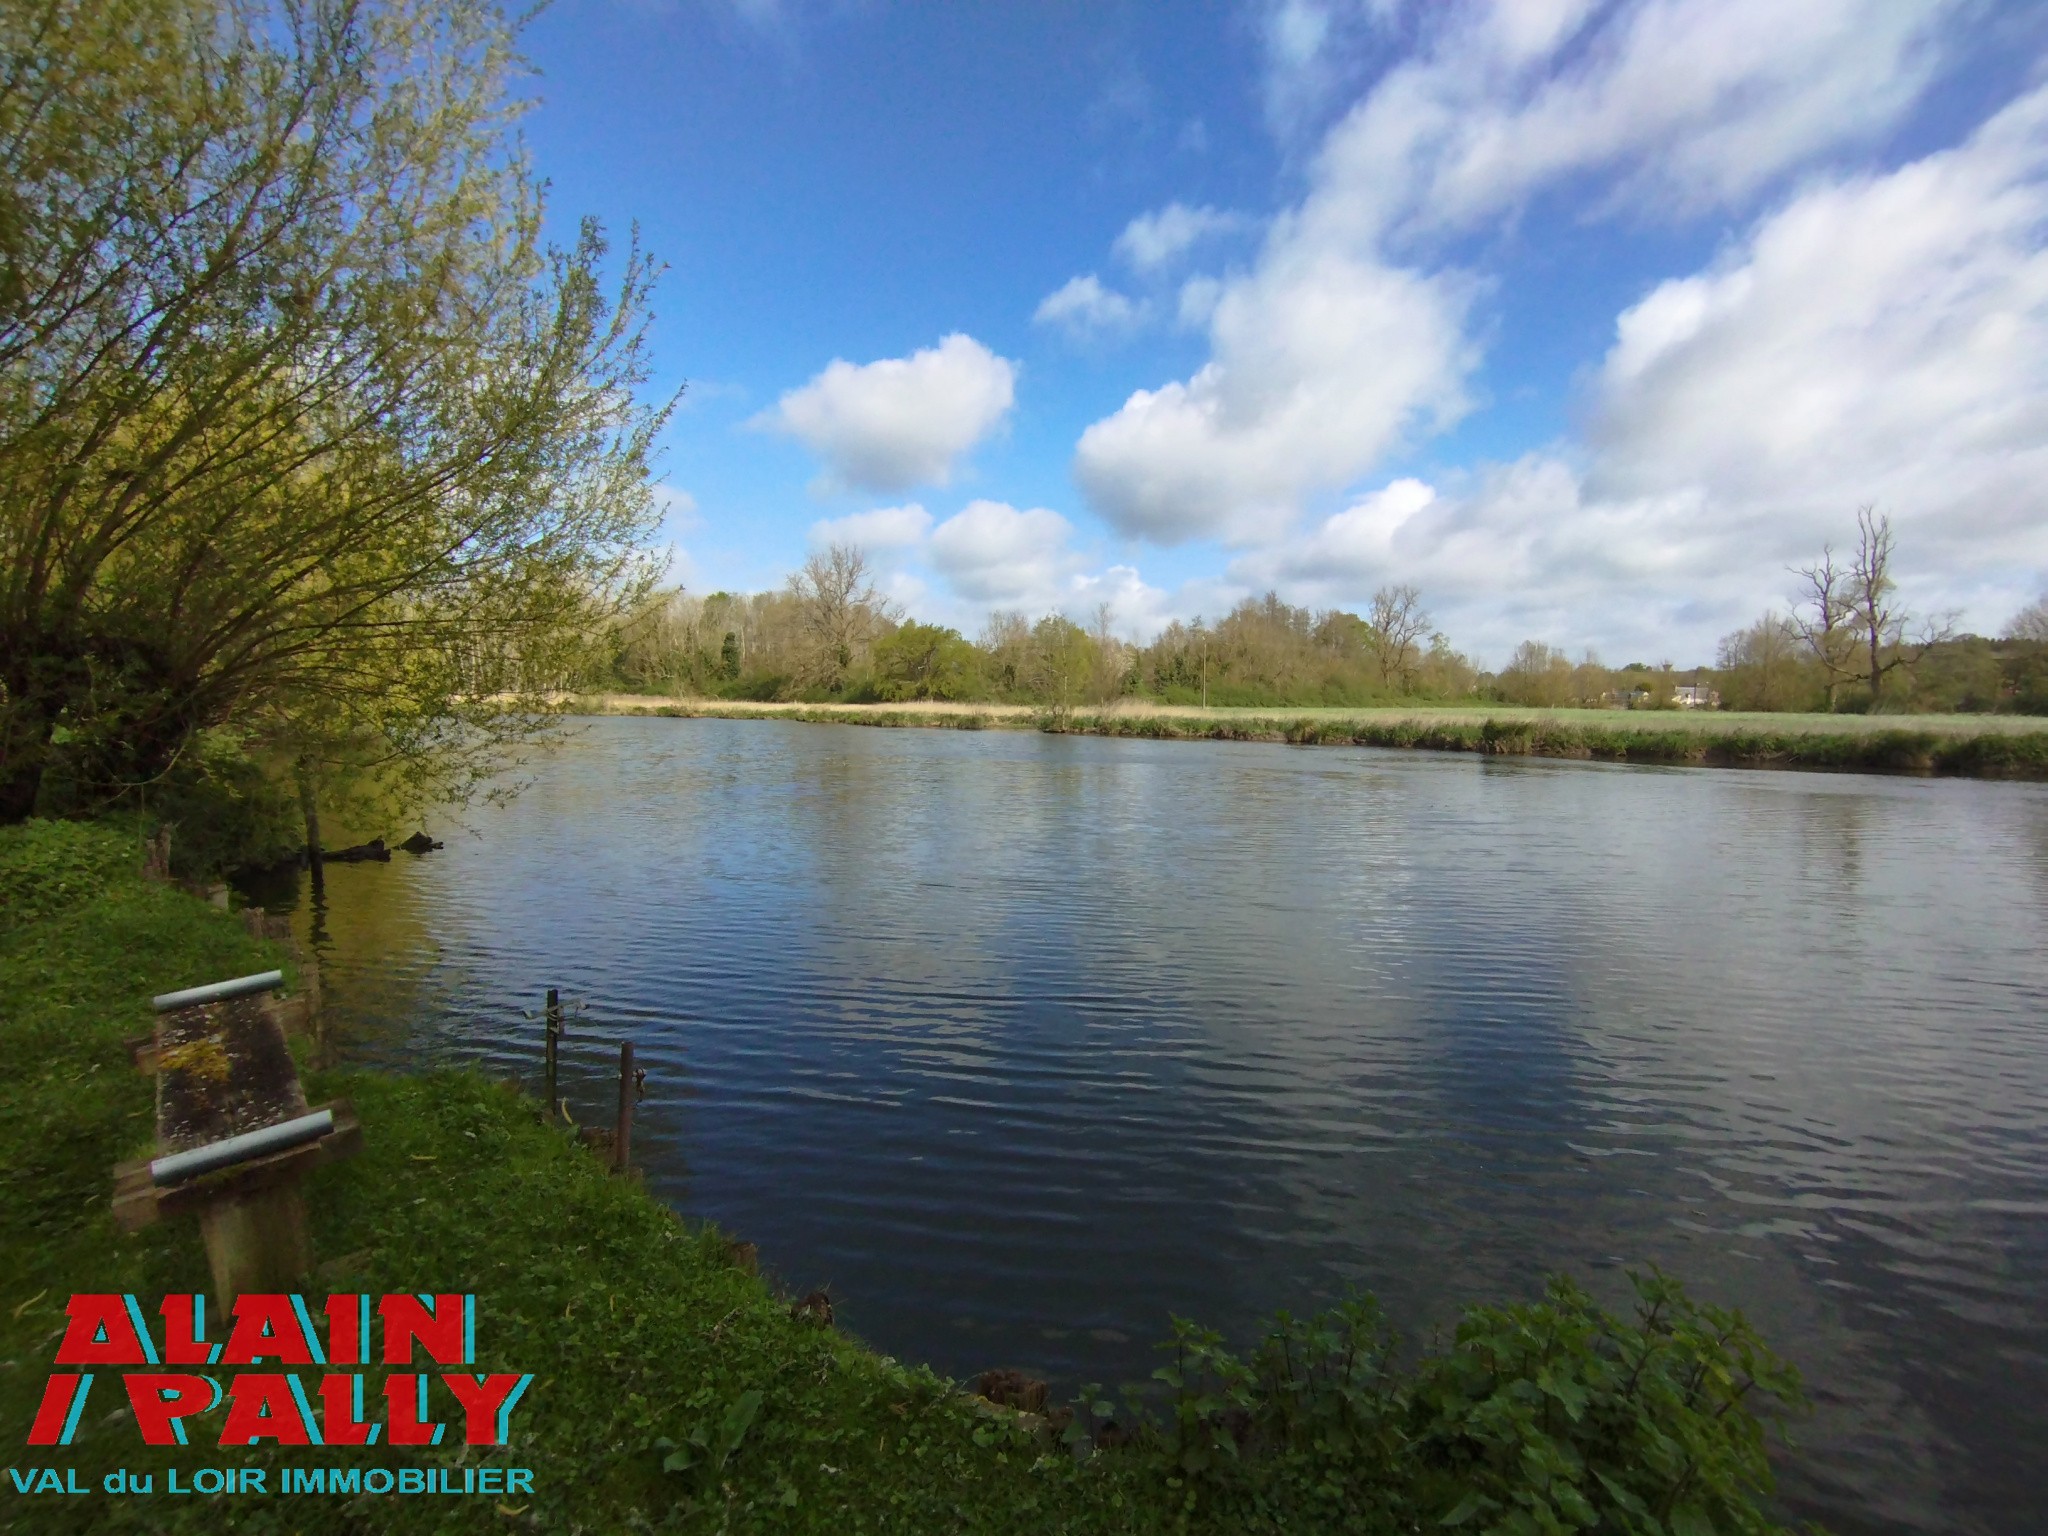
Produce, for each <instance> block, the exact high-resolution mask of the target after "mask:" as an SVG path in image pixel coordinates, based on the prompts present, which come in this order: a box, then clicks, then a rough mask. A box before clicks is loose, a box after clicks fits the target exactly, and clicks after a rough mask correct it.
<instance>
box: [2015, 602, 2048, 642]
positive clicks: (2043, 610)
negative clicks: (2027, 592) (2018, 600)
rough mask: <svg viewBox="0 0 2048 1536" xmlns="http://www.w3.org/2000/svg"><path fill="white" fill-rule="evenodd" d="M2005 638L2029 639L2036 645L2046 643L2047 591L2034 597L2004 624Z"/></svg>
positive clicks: (2047, 638) (2047, 640) (2047, 632)
mask: <svg viewBox="0 0 2048 1536" xmlns="http://www.w3.org/2000/svg"><path fill="white" fill-rule="evenodd" d="M2005 638H2006V639H2008V640H2031V641H2033V642H2034V643H2035V644H2036V645H2043V644H2048V593H2044V594H2042V595H2041V596H2040V597H2037V598H2035V599H2034V600H2033V601H2032V602H2031V603H2029V604H2027V606H2026V607H2024V608H2022V609H2021V610H2020V611H2019V612H2018V613H2016V614H2014V615H2013V616H2012V622H2011V623H2009V624H2007V625H2006V626H2005Z"/></svg>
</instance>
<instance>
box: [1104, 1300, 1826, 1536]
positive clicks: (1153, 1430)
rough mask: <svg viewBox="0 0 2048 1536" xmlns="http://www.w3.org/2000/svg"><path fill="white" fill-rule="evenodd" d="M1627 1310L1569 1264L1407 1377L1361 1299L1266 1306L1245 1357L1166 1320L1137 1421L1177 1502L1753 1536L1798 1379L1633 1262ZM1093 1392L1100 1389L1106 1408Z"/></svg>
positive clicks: (1301, 1516)
mask: <svg viewBox="0 0 2048 1536" xmlns="http://www.w3.org/2000/svg"><path fill="white" fill-rule="evenodd" d="M1631 1280H1632V1282H1633V1284H1634V1286H1635V1291H1636V1307H1635V1315H1634V1318H1633V1320H1632V1321H1624V1320H1622V1319H1620V1318H1617V1317H1615V1316H1613V1315H1611V1314H1610V1313H1608V1312H1606V1311H1604V1310H1602V1309H1601V1308H1600V1307H1599V1306H1597V1305H1596V1304H1595V1303H1594V1301H1593V1299H1592V1298H1591V1297H1590V1296H1589V1295H1588V1294H1587V1293H1586V1292H1585V1291H1584V1290H1582V1289H1581V1288H1580V1287H1579V1286H1577V1285H1576V1284H1574V1283H1573V1282H1572V1281H1571V1280H1569V1279H1566V1278H1564V1277H1561V1276H1560V1277H1558V1278H1555V1279H1553V1280H1552V1281H1551V1282H1550V1285H1549V1287H1548V1289H1547V1291H1546V1294H1545V1297H1544V1299H1543V1300H1542V1301H1541V1302H1537V1303H1534V1304H1530V1305H1526V1306H1516V1307H1505V1308H1493V1307H1478V1308H1474V1309H1473V1310H1471V1311H1470V1312H1468V1313H1467V1314H1466V1316H1465V1319H1464V1321H1463V1322H1462V1323H1461V1324H1460V1325H1459V1327H1458V1330H1457V1332H1456V1334H1455V1336H1454V1338H1453V1340H1452V1341H1451V1343H1450V1345H1449V1347H1448V1348H1446V1349H1444V1350H1443V1351H1441V1352H1440V1353H1435V1354H1431V1355H1427V1356H1424V1357H1423V1358H1422V1359H1421V1360H1420V1361H1419V1362H1418V1363H1417V1364H1416V1365H1415V1367H1414V1368H1413V1370H1412V1371H1408V1372H1402V1371H1399V1370H1397V1369H1395V1368H1394V1366H1393V1364H1392V1356H1393V1347H1394V1344H1393V1337H1392V1334H1391V1333H1390V1331H1389V1330H1388V1328H1387V1326H1386V1324H1385V1321H1384V1319H1383V1318H1382V1316H1381V1314H1380V1312H1379V1309H1378V1307H1377V1306H1376V1305H1375V1304H1374V1303H1373V1302H1372V1301H1370V1300H1369V1299H1367V1300H1354V1301H1349V1302H1346V1303H1344V1304H1343V1305H1342V1306H1340V1307H1338V1308H1336V1309H1335V1310H1334V1311H1332V1312H1330V1313H1327V1314H1324V1315H1323V1316H1320V1317H1317V1318H1313V1319H1309V1320H1307V1321H1297V1320H1295V1319H1294V1318H1291V1317H1289V1316H1288V1315H1286V1314H1284V1313H1283V1314H1281V1315H1280V1316H1279V1317H1278V1318H1277V1319H1276V1320H1275V1322H1274V1324H1273V1325H1272V1327H1271V1329H1270V1330H1269V1331H1268V1332H1267V1334H1266V1337H1265V1339H1264V1340H1263V1341H1262V1342H1261V1344H1260V1345H1259V1347H1258V1348H1257V1349H1256V1350H1255V1351H1254V1352H1253V1354H1252V1356H1251V1358H1250V1359H1249V1360H1248V1361H1247V1360H1243V1359H1240V1358H1238V1357H1237V1356H1235V1355H1233V1354H1231V1353H1230V1352H1229V1351H1228V1350H1226V1349H1225V1348H1224V1347H1223V1345H1222V1341H1221V1339H1220V1337H1219V1336H1218V1335H1217V1334H1215V1333H1214V1332H1212V1331H1210V1330H1207V1329H1203V1328H1200V1327H1197V1326H1196V1325H1194V1324H1192V1323H1189V1322H1187V1321H1185V1320H1183V1319H1175V1322H1174V1335H1173V1338H1172V1339H1171V1340H1169V1341H1168V1343H1167V1344H1165V1345H1164V1346H1162V1347H1163V1348H1165V1349H1168V1350H1170V1351H1172V1360H1171V1363H1169V1364H1167V1365H1165V1366H1162V1367H1161V1368H1160V1369H1159V1370H1157V1371H1155V1372H1154V1373H1153V1377H1154V1380H1155V1381H1157V1382H1158V1383H1159V1384H1160V1386H1161V1387H1162V1388H1163V1389H1164V1391H1165V1395H1166V1401H1165V1403H1164V1406H1163V1410H1162V1412H1163V1422H1160V1421H1158V1420H1149V1421H1147V1422H1145V1423H1144V1425H1143V1426H1142V1428H1140V1430H1139V1431H1138V1432H1137V1436H1136V1440H1135V1445H1136V1448H1137V1449H1136V1453H1135V1454H1136V1455H1137V1456H1138V1457H1140V1458H1143V1459H1146V1460H1149V1461H1151V1462H1153V1463H1155V1464H1157V1465H1158V1466H1159V1469H1160V1470H1161V1471H1162V1472H1164V1473H1165V1474H1166V1481H1167V1483H1168V1485H1169V1486H1170V1487H1173V1488H1175V1489H1177V1490H1179V1496H1180V1497H1181V1498H1183V1499H1184V1500H1185V1504H1184V1506H1183V1507H1184V1509H1185V1511H1186V1513H1187V1515H1189V1516H1192V1515H1194V1514H1195V1513H1196V1512H1197V1510H1200V1511H1202V1512H1203V1513H1204V1514H1205V1515H1206V1516H1208V1517H1209V1519H1211V1520H1217V1521H1221V1522H1222V1523H1224V1524H1230V1523H1233V1522H1234V1523H1237V1524H1240V1525H1242V1526H1244V1527H1246V1528H1257V1527H1260V1526H1265V1527H1268V1528H1271V1527H1275V1526H1278V1527H1292V1526H1295V1525H1296V1524H1298V1523H1299V1524H1307V1525H1313V1526H1317V1527H1322V1526H1327V1527H1328V1528H1331V1529H1337V1528H1347V1529H1352V1528H1363V1529H1374V1528H1387V1529H1401V1530H1412V1529H1417V1528H1429V1529H1434V1528H1438V1527H1442V1528H1446V1529H1449V1530H1454V1531H1471V1532H1474V1533H1481V1532H1483V1533H1489V1536H1493V1533H1498V1536H1564V1533H1569V1532H1579V1531H1600V1532H1614V1533H1627V1536H1709V1533H1735V1536H1766V1533H1770V1532H1775V1531H1777V1530H1779V1529H1780V1528H1779V1527H1778V1526H1777V1525H1776V1524H1775V1523H1774V1522H1773V1521H1772V1520H1771V1519H1770V1518H1769V1517H1768V1516H1767V1515H1766V1514H1765V1513H1764V1512H1763V1510H1762V1508H1761V1507H1760V1500H1762V1499H1763V1498H1765V1497H1767V1496H1768V1494H1769V1493H1770V1491H1771V1488H1772V1477H1771V1471H1770V1464H1769V1461H1768V1458H1767V1455H1766V1426H1767V1422H1768V1421H1769V1419H1770V1418H1772V1417H1774V1416H1777V1415H1782V1414H1783V1413H1785V1412H1788V1411H1791V1410H1796V1409H1799V1408H1801V1407H1803V1406H1804V1401H1805V1400H1804V1397H1803V1395H1802V1393H1801V1390H1800V1386H1799V1381H1798V1376H1797V1373H1796V1372H1795V1371H1794V1370H1793V1368H1792V1367H1791V1366H1789V1365H1787V1364H1785V1363H1784V1362H1782V1361H1780V1360H1779V1359H1778V1358H1777V1357H1776V1356H1774V1355H1773V1354H1772V1353H1771V1352H1770V1350H1769V1349H1768V1348H1766V1347H1765V1345H1764V1343H1763V1341H1762V1340H1761V1339H1760V1338H1758V1336H1757V1334H1756V1332H1755V1330H1754V1329H1752V1328H1751V1327H1750V1325H1749V1324H1748V1323H1747V1322H1746V1321H1745V1320H1744V1319H1743V1317H1742V1315H1741V1314H1740V1313H1739V1312H1730V1311H1725V1310H1723V1309H1721V1308H1718V1307H1713V1306H1708V1305H1705V1304H1703V1303H1697V1302H1694V1301H1693V1300H1692V1299H1691V1298H1689V1297H1688V1296H1686V1294H1685V1292H1684V1290H1683V1289H1682V1288H1681V1287H1680V1285H1679V1284H1678V1282H1676V1281H1675V1280H1672V1279H1670V1278H1668V1277H1666V1276H1665V1275H1663V1274H1662V1273H1660V1272H1657V1271H1655V1270H1653V1271H1651V1272H1650V1273H1648V1274H1646V1275H1645V1274H1638V1275H1632V1276H1631ZM1107 1406H1108V1405H1107V1404H1106V1403H1094V1404H1092V1405H1091V1407H1092V1409H1093V1411H1094V1412H1095V1413H1096V1414H1097V1415H1098V1416H1099V1415H1100V1414H1101V1413H1102V1412H1103V1411H1104V1410H1105V1409H1106V1408H1107Z"/></svg>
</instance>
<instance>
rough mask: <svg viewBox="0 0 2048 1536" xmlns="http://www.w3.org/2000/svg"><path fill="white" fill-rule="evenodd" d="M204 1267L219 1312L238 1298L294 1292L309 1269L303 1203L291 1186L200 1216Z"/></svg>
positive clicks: (246, 1197)
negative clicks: (218, 1303)
mask: <svg viewBox="0 0 2048 1536" xmlns="http://www.w3.org/2000/svg"><path fill="white" fill-rule="evenodd" d="M199 1231H200V1235H201V1236H202V1237H203V1238H204V1239H205V1240H206V1262H207V1267H208V1268H210V1269H211V1270H212V1271H213V1291H214V1295H216V1296H217V1297H219V1298H220V1305H221V1307H222V1308H223V1309H225V1308H227V1307H231V1306H233V1305H234V1298H235V1297H237V1296H240V1295H243V1294H245V1293H246V1294H251V1295H266V1294H268V1295H275V1294H279V1293H282V1292H289V1291H296V1290H297V1289H298V1288H299V1285H300V1282H302V1281H303V1280H304V1279H305V1278H306V1276H307V1274H308V1273H310V1272H311V1270H312V1268H313V1245H312V1243H311V1241H310V1240H309V1239H308V1237H307V1235H306V1201H305V1197H304V1196H303V1195H301V1194H300V1193H299V1190H298V1187H297V1186H296V1185H295V1184H276V1185H272V1186H271V1187H270V1188H268V1189H256V1190H251V1191H250V1192H249V1193H248V1194H246V1195H241V1196H238V1197H235V1198H232V1199H227V1200H220V1201H216V1202H215V1203H213V1204H211V1205H208V1206H205V1207H203V1208H202V1209H201V1210H200V1212H199Z"/></svg>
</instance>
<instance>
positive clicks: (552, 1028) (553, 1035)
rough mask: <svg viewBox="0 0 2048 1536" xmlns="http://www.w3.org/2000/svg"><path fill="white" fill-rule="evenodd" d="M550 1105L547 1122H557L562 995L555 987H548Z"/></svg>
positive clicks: (551, 1123)
mask: <svg viewBox="0 0 2048 1536" xmlns="http://www.w3.org/2000/svg"><path fill="white" fill-rule="evenodd" d="M547 1020H548V1068H547V1078H548V1107H547V1116H546V1119H547V1122H548V1124H550V1125H553V1124H554V1123H555V1106H556V1105H558V1104H559V1103H561V1099H560V1098H559V1097H558V1093H559V1090H558V1089H557V1087H556V1086H555V1056H556V1052H557V1049H558V1048H559V1046H560V1043H561V1039H562V995H561V993H560V992H559V991H558V990H557V989H556V988H554V987H549V988H548V1012H547Z"/></svg>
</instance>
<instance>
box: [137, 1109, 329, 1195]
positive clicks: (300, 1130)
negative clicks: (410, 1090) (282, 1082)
mask: <svg viewBox="0 0 2048 1536" xmlns="http://www.w3.org/2000/svg"><path fill="white" fill-rule="evenodd" d="M333 1130H334V1111H333V1110H331V1109H316V1110H314V1111H313V1112H312V1113H311V1114H310V1115H300V1116H299V1117H298V1118H297V1119H296V1120H280V1121H278V1122H277V1124H275V1125H266V1126H263V1127H262V1128H260V1129H258V1130H254V1131H244V1132H243V1133H242V1134H241V1135H239V1136H230V1137H228V1138H227V1139H226V1140H225V1141H215V1142H209V1143H208V1144H207V1145H205V1146H203V1147H194V1148H193V1149H192V1150H191V1151H189V1152H173V1153H171V1154H170V1156H168V1157H159V1158H157V1159H156V1160H155V1161H154V1162H152V1163H151V1164H150V1165H149V1176H150V1179H151V1180H152V1181H153V1182H155V1183H158V1184H176V1183H178V1182H180V1181H181V1180H184V1179H193V1178H197V1177H198V1176H199V1175H200V1174H202V1173H212V1172H214V1171H215V1170H216V1169H219V1168H228V1167H232V1166H233V1165H234V1164H236V1163H246V1162H250V1161H252V1160H254V1159H255V1158H259V1157H266V1156H268V1155H269V1154H270V1153H272V1152H282V1151H284V1150H286V1149H287V1148H289V1147H296V1146H302V1145H303V1144H305V1143H306V1142H309V1141H318V1140H319V1139H320V1138H321V1137H322V1136H326V1135H329V1134H331V1133H332V1132H333Z"/></svg>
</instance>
